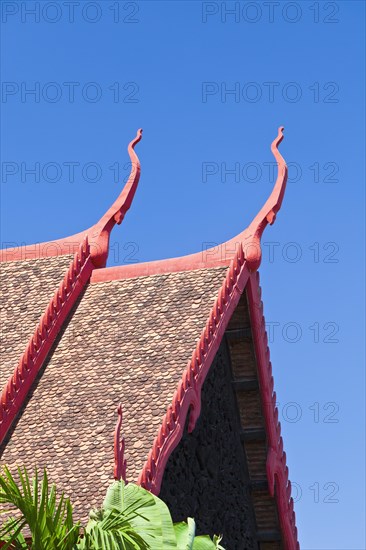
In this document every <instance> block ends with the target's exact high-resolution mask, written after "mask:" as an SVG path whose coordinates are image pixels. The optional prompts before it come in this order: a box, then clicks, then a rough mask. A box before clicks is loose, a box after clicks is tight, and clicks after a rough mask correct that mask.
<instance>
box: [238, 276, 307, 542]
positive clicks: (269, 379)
mask: <svg viewBox="0 0 366 550" xmlns="http://www.w3.org/2000/svg"><path fill="white" fill-rule="evenodd" d="M247 295H248V303H249V311H250V318H251V324H252V334H253V340H254V347H255V354H256V359H257V369H258V377H259V385H260V392H261V399H262V406H263V414H264V420H265V425H266V432H267V440H268V448H269V449H268V455H267V479H268V485H269V490H270V493H271V495H272V496H276V500H277V507H278V515H279V519H280V524H281V530H282V533H283V538H284V544H285V550H299V548H300V546H299V543H298V540H297V528H296V517H295V512H294V501H293V499H292V497H291V482H290V480H289V478H288V474H289V471H288V467H287V466H286V453H285V452H284V450H283V440H282V437H281V424H280V422H279V421H278V409H277V407H276V392H275V391H274V389H273V388H274V382H273V376H272V365H271V361H270V353H269V348H268V338H267V332H266V327H265V320H264V316H263V303H262V301H261V289H260V286H259V274H258V273H252V274H251V276H250V278H249V280H248V284H247Z"/></svg>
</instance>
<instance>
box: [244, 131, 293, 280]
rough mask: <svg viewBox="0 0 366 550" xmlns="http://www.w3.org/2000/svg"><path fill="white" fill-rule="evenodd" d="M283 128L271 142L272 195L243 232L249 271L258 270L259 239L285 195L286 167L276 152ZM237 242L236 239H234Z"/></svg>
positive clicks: (260, 254) (260, 255) (274, 216)
mask: <svg viewBox="0 0 366 550" xmlns="http://www.w3.org/2000/svg"><path fill="white" fill-rule="evenodd" d="M283 130H284V127H283V126H280V127H279V129H278V134H277V137H276V138H275V139H274V140H273V141H272V144H271V151H272V153H273V156H274V157H275V159H276V161H277V179H276V183H275V185H274V187H273V190H272V193H271V194H270V196H269V197H268V199H267V201H266V202H265V204H264V206H263V207H262V208H261V210H260V211H259V212H258V214H257V215H256V217H255V218H254V219H253V221H252V222H251V224H250V225H249V227H248V228H247V229H246V230H245V231H244V233H245V234H246V235H245V242H244V243H243V247H244V254H245V259H246V261H247V262H248V265H249V269H250V270H252V271H253V270H255V269H258V267H259V265H260V262H261V258H262V251H261V243H260V240H261V237H262V234H263V231H264V230H265V228H266V227H267V225H268V224H270V225H272V224H273V222H274V221H275V219H276V215H277V212H278V211H279V209H280V208H281V204H282V200H283V196H284V194H285V189H286V182H287V165H286V162H285V160H284V158H283V156H282V155H281V153H280V152H279V150H278V146H279V144H280V143H281V141H282V140H283V138H284V135H283ZM234 240H237V239H234Z"/></svg>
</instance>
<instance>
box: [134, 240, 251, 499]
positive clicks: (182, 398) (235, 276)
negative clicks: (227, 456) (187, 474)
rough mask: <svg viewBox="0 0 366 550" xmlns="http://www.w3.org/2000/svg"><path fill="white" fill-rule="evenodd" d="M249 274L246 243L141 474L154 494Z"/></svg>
mask: <svg viewBox="0 0 366 550" xmlns="http://www.w3.org/2000/svg"><path fill="white" fill-rule="evenodd" d="M248 277H249V271H248V268H247V265H246V261H245V259H244V251H243V247H242V246H241V245H239V246H238V249H237V253H236V255H235V257H234V258H233V260H232V261H231V264H230V267H229V268H228V270H227V274H226V277H225V279H224V281H223V283H222V285H221V288H220V290H219V293H218V297H217V299H216V301H215V303H214V305H213V307H212V309H211V311H210V314H209V317H208V320H207V323H206V327H205V329H204V330H203V331H202V333H201V337H200V340H199V341H198V343H197V346H196V349H195V350H194V351H193V353H192V357H191V359H190V361H189V362H188V365H187V368H186V370H185V371H184V373H183V377H182V380H181V381H180V382H179V384H178V388H177V390H176V392H175V393H174V396H173V400H172V404H171V405H169V407H168V409H167V412H166V415H165V416H164V419H163V422H162V425H161V427H160V429H159V432H158V435H157V437H156V438H155V440H154V443H153V446H152V449H151V450H150V452H149V455H148V458H147V461H146V463H145V465H144V467H143V469H142V471H141V473H140V475H139V478H138V483H139V484H140V485H142V486H143V487H145V489H148V490H149V491H151V492H153V493H154V494H159V491H160V485H161V481H162V477H163V474H164V469H165V466H166V463H167V461H168V458H169V456H170V455H171V453H172V451H173V450H174V449H175V447H176V446H177V445H178V443H179V441H180V440H181V438H182V435H183V430H184V426H185V422H186V418H187V415H188V411H190V415H189V424H188V431H189V432H191V431H192V430H193V429H194V426H195V424H196V421H197V419H198V417H199V415H200V410H201V389H202V385H203V383H204V381H205V378H206V376H207V373H208V370H209V368H210V366H211V363H212V361H213V359H214V357H215V354H216V352H217V350H218V348H219V346H220V343H221V339H222V337H223V335H224V332H225V330H226V327H227V325H228V323H229V320H230V318H231V315H232V313H233V311H234V310H235V308H236V306H237V304H238V302H239V299H240V296H241V294H242V292H243V290H244V287H245V284H246V281H247V280H248Z"/></svg>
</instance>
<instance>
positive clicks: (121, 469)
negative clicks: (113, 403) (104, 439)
mask: <svg viewBox="0 0 366 550" xmlns="http://www.w3.org/2000/svg"><path fill="white" fill-rule="evenodd" d="M117 413H118V420H117V424H116V428H115V430H114V479H116V480H118V481H119V480H120V479H123V481H124V482H125V483H127V479H126V469H127V463H126V460H125V438H124V437H122V438H121V428H122V404H121V403H120V404H119V405H118V408H117Z"/></svg>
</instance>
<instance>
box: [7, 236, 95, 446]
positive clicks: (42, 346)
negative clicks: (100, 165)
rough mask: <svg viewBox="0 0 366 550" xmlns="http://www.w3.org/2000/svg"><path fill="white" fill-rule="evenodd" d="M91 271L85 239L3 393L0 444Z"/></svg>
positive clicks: (89, 255)
mask: <svg viewBox="0 0 366 550" xmlns="http://www.w3.org/2000/svg"><path fill="white" fill-rule="evenodd" d="M92 269H93V263H92V261H91V254H90V248H89V244H88V239H87V238H85V239H84V242H82V243H81V244H80V246H79V250H78V252H76V254H75V256H74V259H73V260H72V261H71V263H70V266H69V268H68V270H67V272H66V274H65V277H64V279H63V280H62V281H61V283H60V286H59V287H58V289H57V290H56V292H55V294H54V296H53V297H52V298H51V300H50V302H49V304H48V306H47V308H46V310H45V312H44V313H43V315H42V317H41V318H40V320H39V322H38V325H37V326H36V329H35V331H34V333H33V335H32V336H31V338H30V340H29V342H28V344H27V346H26V348H25V351H24V353H23V355H22V356H21V358H20V360H19V363H18V365H17V366H16V368H15V369H14V372H13V374H12V375H11V376H10V378H9V379H8V381H7V383H6V384H5V386H4V388H3V390H2V393H1V397H0V444H1V443H2V442H3V440H4V438H5V436H6V434H7V433H8V431H9V429H10V427H11V425H12V423H13V422H14V420H15V418H16V416H17V415H18V413H19V411H20V409H21V407H22V405H23V403H24V400H25V399H26V397H27V395H28V392H29V390H30V388H31V386H32V384H33V382H34V380H35V378H36V376H37V374H38V372H39V371H40V369H41V368H42V365H43V363H44V361H45V359H46V357H47V355H48V353H49V351H50V349H51V347H52V345H53V343H54V341H55V339H56V337H57V335H58V333H59V331H60V329H61V327H62V325H63V323H64V321H65V319H66V317H67V315H68V314H69V313H70V310H71V308H72V306H73V305H74V304H75V302H76V300H77V298H78V296H79V295H80V293H81V291H82V290H83V288H84V287H85V285H86V284H87V282H88V280H89V278H90V275H91V272H92Z"/></svg>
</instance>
